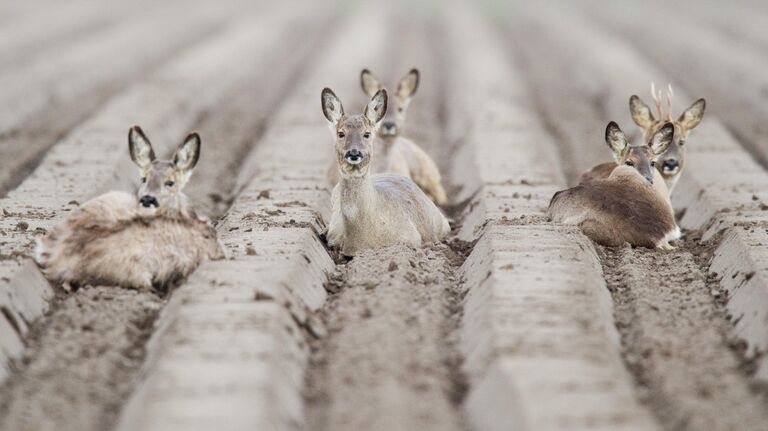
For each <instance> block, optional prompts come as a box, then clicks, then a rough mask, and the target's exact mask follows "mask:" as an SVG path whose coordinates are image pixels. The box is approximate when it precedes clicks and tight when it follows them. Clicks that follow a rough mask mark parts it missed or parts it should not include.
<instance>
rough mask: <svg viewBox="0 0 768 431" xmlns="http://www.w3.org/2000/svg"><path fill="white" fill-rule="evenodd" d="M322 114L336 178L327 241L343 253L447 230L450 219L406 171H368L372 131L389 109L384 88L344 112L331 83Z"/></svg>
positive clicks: (417, 241)
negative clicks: (357, 110) (358, 111)
mask: <svg viewBox="0 0 768 431" xmlns="http://www.w3.org/2000/svg"><path fill="white" fill-rule="evenodd" d="M321 104H322V109H323V114H324V115H325V118H326V119H327V120H328V124H329V125H330V128H331V131H332V133H333V136H334V140H335V155H336V169H337V171H338V174H339V182H338V184H336V186H335V187H334V189H333V193H332V196H331V206H332V213H331V218H330V221H329V223H328V232H327V239H328V243H329V245H331V246H332V247H337V248H339V249H340V250H341V253H342V254H343V255H346V256H354V254H355V253H356V252H357V251H359V250H363V249H370V248H379V247H386V246H389V245H394V244H406V245H411V246H420V245H422V244H424V243H429V242H435V241H439V240H441V239H442V238H444V237H445V236H446V235H447V234H448V232H450V226H449V225H448V220H447V219H446V218H445V216H444V215H443V213H442V212H440V210H439V209H438V208H437V206H435V204H434V203H433V202H432V201H431V200H430V198H429V197H428V196H427V195H426V194H424V192H423V191H422V190H421V189H420V188H419V187H418V186H417V185H416V184H415V183H414V182H413V181H412V180H411V179H410V178H408V177H407V176H404V175H400V174H393V173H379V174H373V173H371V166H372V164H373V163H374V158H375V154H376V151H375V150H374V140H375V138H376V131H377V129H378V127H379V125H380V123H381V121H382V119H383V118H384V115H385V113H386V111H387V92H386V90H384V89H381V90H378V91H377V92H376V93H375V94H374V95H373V97H372V98H371V100H370V101H369V102H368V104H367V106H366V107H365V111H364V113H363V114H362V115H349V116H348V115H346V114H345V113H344V108H343V106H342V104H341V101H340V100H339V98H338V97H336V95H335V94H334V93H333V91H331V90H330V89H329V88H325V89H323V91H322V94H321Z"/></svg>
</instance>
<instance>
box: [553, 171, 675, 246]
mask: <svg viewBox="0 0 768 431" xmlns="http://www.w3.org/2000/svg"><path fill="white" fill-rule="evenodd" d="M548 214H549V216H550V217H551V218H552V220H553V221H555V222H557V223H565V224H575V225H577V226H579V227H580V228H581V229H582V231H583V232H584V233H585V234H586V235H587V236H588V237H590V238H591V239H592V240H594V241H595V242H597V243H598V244H602V245H606V246H611V247H615V246H619V245H622V244H624V243H630V244H632V245H636V246H641V247H648V248H656V247H660V248H666V247H668V243H667V238H668V237H669V236H670V235H672V234H673V233H674V232H675V230H676V228H677V227H676V225H675V220H674V218H673V217H672V214H671V211H670V210H669V206H668V205H667V203H666V202H665V201H664V200H662V199H660V198H659V197H658V194H657V192H656V191H655V190H654V189H653V187H652V186H651V184H650V183H648V182H647V181H646V180H645V179H644V178H643V177H642V176H641V175H640V174H638V172H637V171H636V170H634V169H632V168H630V167H627V166H619V167H617V168H615V169H614V170H613V172H612V173H611V175H610V176H609V177H608V178H606V179H595V180H593V181H591V182H589V183H587V184H580V185H578V186H576V187H573V188H570V189H568V190H563V191H560V192H557V193H556V194H555V195H554V196H553V197H552V201H551V202H550V205H549V210H548Z"/></svg>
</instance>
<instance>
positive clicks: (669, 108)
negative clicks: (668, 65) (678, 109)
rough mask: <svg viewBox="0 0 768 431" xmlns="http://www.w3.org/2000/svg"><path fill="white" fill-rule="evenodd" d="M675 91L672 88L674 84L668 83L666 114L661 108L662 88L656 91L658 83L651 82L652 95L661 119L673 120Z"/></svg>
mask: <svg viewBox="0 0 768 431" xmlns="http://www.w3.org/2000/svg"><path fill="white" fill-rule="evenodd" d="M674 95H675V92H674V91H673V90H672V84H667V112H666V114H665V113H664V111H662V109H661V98H662V94H661V90H659V91H656V83H654V82H651V97H652V98H653V103H654V104H655V105H656V112H657V113H658V117H659V120H662V121H671V119H672V97H673V96H674Z"/></svg>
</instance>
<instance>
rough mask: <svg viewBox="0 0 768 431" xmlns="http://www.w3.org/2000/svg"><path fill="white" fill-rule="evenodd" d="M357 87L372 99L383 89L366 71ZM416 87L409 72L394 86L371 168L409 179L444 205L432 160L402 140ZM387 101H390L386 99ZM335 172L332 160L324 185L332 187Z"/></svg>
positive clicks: (413, 73) (416, 74)
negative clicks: (359, 86) (394, 89)
mask: <svg viewBox="0 0 768 431" xmlns="http://www.w3.org/2000/svg"><path fill="white" fill-rule="evenodd" d="M360 85H361V86H362V88H363V92H365V94H367V95H368V97H373V96H374V95H375V94H376V93H377V92H378V91H379V90H381V89H383V88H384V86H383V85H382V84H381V82H380V81H379V80H378V79H376V77H375V76H374V75H373V74H372V73H371V72H370V71H369V70H368V69H363V71H362V72H361V73H360ZM418 88H419V71H418V70H417V69H411V71H409V72H408V73H407V74H406V75H405V76H404V77H403V78H402V79H400V82H399V83H398V84H397V90H396V91H395V95H394V104H392V103H390V105H394V109H388V110H387V114H386V116H385V118H384V119H383V120H382V122H381V127H379V130H378V137H379V145H377V148H376V150H375V153H376V154H375V157H374V158H373V159H374V161H373V162H372V163H373V165H372V167H371V169H372V171H373V172H374V173H380V172H391V173H395V174H401V175H405V176H407V177H410V178H411V179H412V180H413V181H414V182H415V183H416V184H417V185H418V186H419V187H421V189H422V190H424V192H425V193H426V194H427V195H429V197H430V198H431V199H432V201H434V202H435V203H436V204H438V205H444V204H445V203H446V202H447V197H446V195H445V190H444V189H443V186H442V177H441V176H440V170H439V169H438V168H437V165H436V164H435V162H434V160H432V158H431V157H429V155H428V154H427V153H426V152H424V150H423V149H421V147H419V146H418V145H416V143H414V142H413V141H411V140H410V139H407V138H405V137H403V135H402V133H403V130H404V128H405V118H406V114H407V113H408V107H409V106H410V104H411V100H412V98H413V95H414V94H416V90H417V89H418ZM390 102H391V100H390ZM338 181H339V171H338V168H337V167H336V162H335V160H332V161H331V165H330V166H329V167H328V182H329V183H330V184H331V185H334V186H335V185H336V183H337V182H338Z"/></svg>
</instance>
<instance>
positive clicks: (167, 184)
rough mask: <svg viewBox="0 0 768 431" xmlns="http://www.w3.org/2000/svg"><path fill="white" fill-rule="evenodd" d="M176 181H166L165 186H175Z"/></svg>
mask: <svg viewBox="0 0 768 431" xmlns="http://www.w3.org/2000/svg"><path fill="white" fill-rule="evenodd" d="M173 184H174V182H173V181H166V182H165V186H166V187H173Z"/></svg>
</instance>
